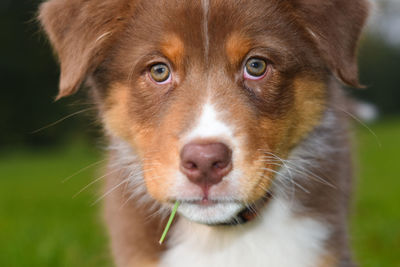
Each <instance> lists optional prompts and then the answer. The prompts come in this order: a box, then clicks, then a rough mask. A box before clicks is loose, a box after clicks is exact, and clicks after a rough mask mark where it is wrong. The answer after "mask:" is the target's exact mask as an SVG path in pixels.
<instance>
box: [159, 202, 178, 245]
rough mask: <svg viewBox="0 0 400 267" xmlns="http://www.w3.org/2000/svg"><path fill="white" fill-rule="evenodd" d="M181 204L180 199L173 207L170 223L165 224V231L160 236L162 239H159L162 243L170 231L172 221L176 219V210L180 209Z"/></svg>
mask: <svg viewBox="0 0 400 267" xmlns="http://www.w3.org/2000/svg"><path fill="white" fill-rule="evenodd" d="M179 204H180V203H179V201H176V202H175V205H174V208H173V209H172V212H171V215H170V216H169V219H168V223H167V225H166V226H165V229H164V232H163V234H162V236H161V238H160V241H159V243H160V245H161V244H162V243H163V242H164V239H165V237H166V236H167V233H168V231H169V228H170V227H171V224H172V221H173V220H174V217H175V214H176V211H177V210H178V207H179Z"/></svg>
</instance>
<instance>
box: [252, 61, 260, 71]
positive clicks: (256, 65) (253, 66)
mask: <svg viewBox="0 0 400 267" xmlns="http://www.w3.org/2000/svg"><path fill="white" fill-rule="evenodd" d="M251 67H252V68H254V69H258V68H259V67H260V63H259V62H252V63H251Z"/></svg>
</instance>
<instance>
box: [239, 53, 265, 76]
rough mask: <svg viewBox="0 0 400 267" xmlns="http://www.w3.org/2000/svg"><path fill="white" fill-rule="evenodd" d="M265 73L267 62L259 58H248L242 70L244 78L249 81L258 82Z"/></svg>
mask: <svg viewBox="0 0 400 267" xmlns="http://www.w3.org/2000/svg"><path fill="white" fill-rule="evenodd" d="M266 73H267V62H265V60H263V59H260V58H255V57H253V58H250V59H249V60H247V62H246V65H245V68H244V78H245V79H250V80H260V79H262V78H264V76H265V74H266Z"/></svg>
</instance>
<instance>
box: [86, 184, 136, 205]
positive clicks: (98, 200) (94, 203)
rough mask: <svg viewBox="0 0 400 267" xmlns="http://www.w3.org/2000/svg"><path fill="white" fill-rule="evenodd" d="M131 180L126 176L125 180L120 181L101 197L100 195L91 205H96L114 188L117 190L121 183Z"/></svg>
mask: <svg viewBox="0 0 400 267" xmlns="http://www.w3.org/2000/svg"><path fill="white" fill-rule="evenodd" d="M127 182H129V178H126V179H124V180H122V182H120V183H119V184H117V185H116V186H114V187H112V188H111V189H110V190H108V191H107V192H106V193H105V194H103V195H102V196H101V197H99V198H98V199H97V200H96V201H94V202H93V203H92V204H91V205H90V206H94V205H96V204H97V203H98V202H100V201H101V200H102V199H103V198H105V197H106V196H108V195H109V194H111V193H112V192H113V191H114V190H116V189H117V188H118V187H120V186H121V185H123V184H124V183H127Z"/></svg>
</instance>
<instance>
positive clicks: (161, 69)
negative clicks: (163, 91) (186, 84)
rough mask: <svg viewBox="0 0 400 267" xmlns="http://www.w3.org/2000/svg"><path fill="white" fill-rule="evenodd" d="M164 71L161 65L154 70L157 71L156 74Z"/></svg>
mask: <svg viewBox="0 0 400 267" xmlns="http://www.w3.org/2000/svg"><path fill="white" fill-rule="evenodd" d="M164 71H165V70H164V68H163V67H159V68H157V69H156V72H157V73H158V74H163V73H164Z"/></svg>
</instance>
